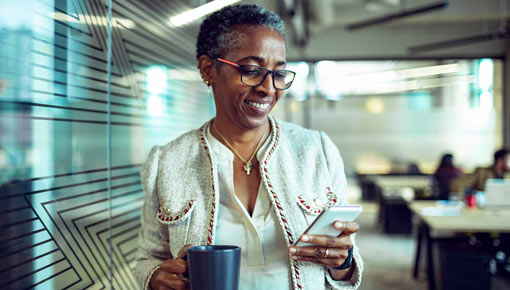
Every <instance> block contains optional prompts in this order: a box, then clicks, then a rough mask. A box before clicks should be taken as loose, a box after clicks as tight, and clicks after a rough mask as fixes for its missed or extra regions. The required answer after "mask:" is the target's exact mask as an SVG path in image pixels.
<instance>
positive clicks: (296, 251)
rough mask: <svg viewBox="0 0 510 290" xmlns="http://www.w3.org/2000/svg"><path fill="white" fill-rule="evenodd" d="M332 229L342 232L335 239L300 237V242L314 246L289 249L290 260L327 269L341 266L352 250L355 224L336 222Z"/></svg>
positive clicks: (328, 237)
mask: <svg viewBox="0 0 510 290" xmlns="http://www.w3.org/2000/svg"><path fill="white" fill-rule="evenodd" d="M334 227H335V228H336V229H337V230H340V231H342V233H341V234H340V235H338V236H337V237H334V236H323V235H308V234H307V235H302V236H301V237H300V240H301V241H302V242H306V243H309V244H314V245H316V246H307V247H295V246H292V247H289V253H290V254H291V258H292V259H293V260H296V261H308V262H312V263H316V264H320V265H325V266H328V267H338V266H341V265H342V264H343V263H344V262H345V260H346V259H347V257H348V254H349V253H348V252H349V250H350V249H351V248H352V240H351V235H352V234H354V233H356V232H358V230H359V225H358V224H357V223H355V222H343V221H336V222H335V223H334Z"/></svg>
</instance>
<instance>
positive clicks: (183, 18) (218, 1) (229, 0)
mask: <svg viewBox="0 0 510 290" xmlns="http://www.w3.org/2000/svg"><path fill="white" fill-rule="evenodd" d="M239 1H241V0H215V1H212V2H209V3H207V4H204V5H202V6H199V7H197V8H194V9H191V10H187V11H185V12H182V13H180V14H178V15H176V16H172V17H170V25H172V26H175V27H179V26H183V25H186V24H188V23H190V22H192V21H194V20H197V19H199V18H200V17H203V16H205V15H207V14H210V13H213V12H214V11H217V10H220V9H221V8H223V7H225V6H228V5H231V4H234V3H237V2H239Z"/></svg>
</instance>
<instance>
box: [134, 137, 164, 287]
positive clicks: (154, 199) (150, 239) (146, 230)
mask: <svg viewBox="0 0 510 290" xmlns="http://www.w3.org/2000/svg"><path fill="white" fill-rule="evenodd" d="M160 153H161V150H160V148H159V147H158V146H155V147H153V148H152V150H151V152H150V154H149V158H148V159H147V161H146V162H145V163H144V164H143V166H142V170H141V173H140V176H141V181H142V186H143V191H144V194H145V198H144V202H143V206H142V213H141V228H140V233H139V235H138V252H137V255H136V265H135V267H134V269H133V274H134V275H135V277H136V279H137V281H138V283H139V284H140V286H141V289H149V286H150V285H149V284H150V283H149V282H150V278H151V277H152V274H154V272H156V270H157V269H159V267H160V264H161V263H162V262H163V261H164V260H166V259H171V258H172V255H171V253H170V244H169V240H168V227H167V226H165V225H163V224H160V223H159V222H158V221H157V220H156V215H157V212H158V209H159V200H158V194H157V186H156V184H157V183H156V181H157V178H158V164H159V158H160Z"/></svg>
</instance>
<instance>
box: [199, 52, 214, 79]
mask: <svg viewBox="0 0 510 290" xmlns="http://www.w3.org/2000/svg"><path fill="white" fill-rule="evenodd" d="M198 69H199V70H200V76H201V78H202V80H203V81H204V83H205V84H206V85H207V86H211V85H212V84H213V83H214V62H213V60H212V59H210V58H209V57H208V56H207V55H205V54H204V55H201V56H200V58H199V59H198Z"/></svg>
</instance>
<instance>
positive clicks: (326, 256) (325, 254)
mask: <svg viewBox="0 0 510 290" xmlns="http://www.w3.org/2000/svg"><path fill="white" fill-rule="evenodd" d="M324 249H326V252H325V253H324V259H327V258H328V255H329V249H328V248H324Z"/></svg>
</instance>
